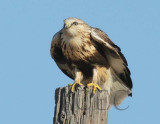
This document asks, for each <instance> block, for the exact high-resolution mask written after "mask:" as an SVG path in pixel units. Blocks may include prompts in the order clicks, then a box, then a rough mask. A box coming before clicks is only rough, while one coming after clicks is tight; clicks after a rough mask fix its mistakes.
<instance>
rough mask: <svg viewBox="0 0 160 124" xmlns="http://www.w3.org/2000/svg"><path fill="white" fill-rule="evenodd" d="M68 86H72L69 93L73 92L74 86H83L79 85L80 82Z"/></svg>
mask: <svg viewBox="0 0 160 124" xmlns="http://www.w3.org/2000/svg"><path fill="white" fill-rule="evenodd" d="M69 85H70V86H72V87H71V91H72V92H74V89H75V86H76V85H80V86H81V85H83V84H82V83H80V82H74V83H73V84H69Z"/></svg>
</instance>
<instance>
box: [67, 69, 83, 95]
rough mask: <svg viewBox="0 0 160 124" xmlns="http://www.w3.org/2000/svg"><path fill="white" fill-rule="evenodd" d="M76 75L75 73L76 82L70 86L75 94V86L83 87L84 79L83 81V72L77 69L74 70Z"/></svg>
mask: <svg viewBox="0 0 160 124" xmlns="http://www.w3.org/2000/svg"><path fill="white" fill-rule="evenodd" d="M74 73H75V80H74V83H73V84H69V85H71V86H72V87H71V91H72V92H74V89H75V86H76V85H83V84H82V83H81V81H82V79H83V75H82V72H81V71H79V70H78V69H77V68H75V70H74Z"/></svg>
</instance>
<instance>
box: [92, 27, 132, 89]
mask: <svg viewBox="0 0 160 124" xmlns="http://www.w3.org/2000/svg"><path fill="white" fill-rule="evenodd" d="M91 40H92V42H93V44H94V45H95V47H96V48H97V50H98V51H99V52H100V53H101V54H102V55H103V56H104V57H105V58H106V60H107V61H108V62H109V64H110V66H111V67H112V69H113V70H114V71H115V73H116V74H117V76H118V77H119V78H120V79H121V80H122V81H123V82H124V84H125V85H126V86H127V87H128V88H130V89H131V88H132V80H131V77H130V71H129V69H128V64H127V61H126V59H125V57H124V55H123V54H122V53H121V49H120V48H119V47H118V46H117V45H115V44H114V43H113V42H112V41H111V40H110V39H109V37H108V36H107V35H106V34H105V33H104V32H103V31H101V30H100V29H97V28H92V31H91Z"/></svg>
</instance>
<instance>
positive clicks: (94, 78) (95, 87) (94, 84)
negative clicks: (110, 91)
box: [87, 67, 102, 93]
mask: <svg viewBox="0 0 160 124" xmlns="http://www.w3.org/2000/svg"><path fill="white" fill-rule="evenodd" d="M97 78H98V74H97V68H96V67H95V68H93V79H92V83H89V84H87V86H88V87H90V86H93V93H95V91H96V89H98V90H102V89H101V87H100V86H98V85H97Z"/></svg>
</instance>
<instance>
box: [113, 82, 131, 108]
mask: <svg viewBox="0 0 160 124" xmlns="http://www.w3.org/2000/svg"><path fill="white" fill-rule="evenodd" d="M128 96H132V93H131V90H130V89H129V88H128V87H126V86H125V85H123V84H121V83H119V82H118V81H116V82H114V83H113V84H112V87H111V91H110V104H111V105H115V106H119V105H120V104H121V103H122V101H123V100H124V99H125V98H126V97H128Z"/></svg>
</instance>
